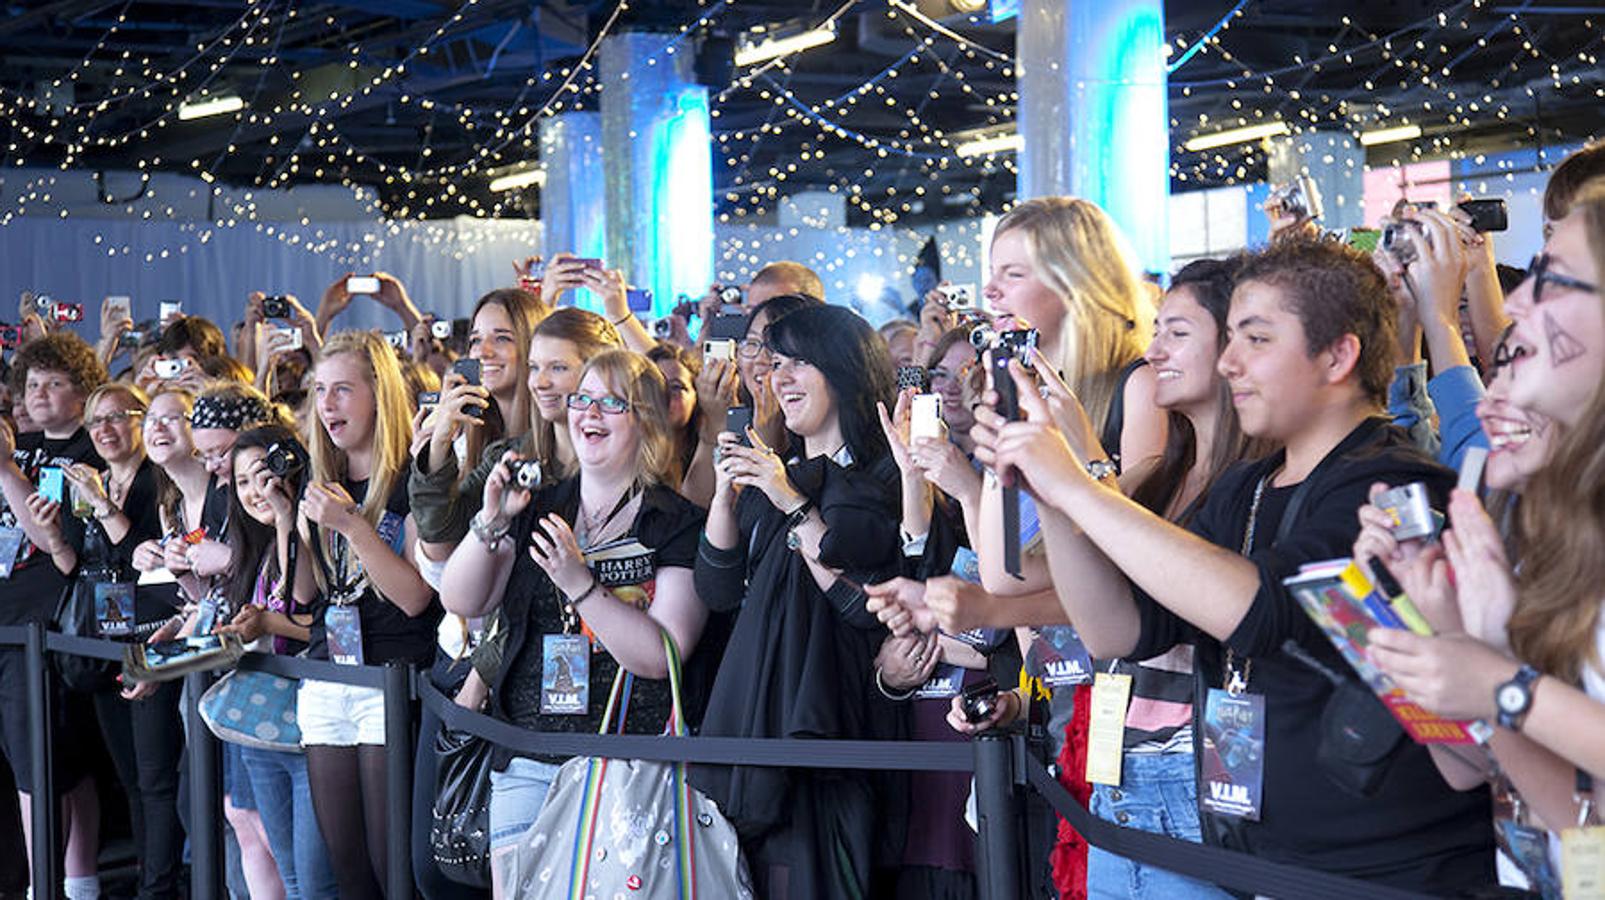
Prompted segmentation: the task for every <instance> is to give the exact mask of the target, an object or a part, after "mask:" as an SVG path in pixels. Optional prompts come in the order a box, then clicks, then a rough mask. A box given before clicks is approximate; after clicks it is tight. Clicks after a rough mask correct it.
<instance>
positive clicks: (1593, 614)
mask: <svg viewBox="0 0 1605 900" xmlns="http://www.w3.org/2000/svg"><path fill="white" fill-rule="evenodd" d="M1572 214H1573V215H1581V216H1582V217H1583V225H1584V227H1585V228H1586V229H1587V233H1588V249H1589V253H1590V255H1592V256H1593V257H1594V265H1595V266H1596V267H1597V268H1598V269H1599V271H1600V272H1605V178H1599V179H1595V180H1593V181H1590V182H1588V183H1587V184H1586V185H1584V187H1583V188H1582V190H1581V191H1579V192H1578V196H1577V200H1576V202H1575V203H1574V204H1573V205H1572ZM1595 300H1596V302H1598V303H1599V304H1600V305H1601V307H1602V314H1605V295H1600V296H1596V298H1595ZM1557 427H1559V426H1557ZM1602 446H1605V384H1601V385H1598V386H1596V387H1595V389H1594V396H1593V398H1592V399H1590V400H1589V402H1588V407H1587V408H1586V409H1585V410H1584V411H1583V415H1582V418H1580V419H1579V420H1578V422H1577V425H1576V426H1575V427H1572V428H1565V429H1561V432H1560V435H1559V438H1558V440H1557V441H1556V442H1555V449H1554V451H1553V452H1552V453H1551V455H1550V460H1549V462H1548V463H1547V464H1546V465H1545V466H1544V467H1543V469H1541V470H1539V472H1538V473H1537V474H1535V475H1534V476H1533V479H1532V484H1531V485H1530V486H1529V487H1528V489H1527V491H1526V493H1525V495H1524V496H1523V497H1522V501H1521V527H1522V536H1521V547H1522V566H1521V572H1520V574H1519V576H1518V581H1519V589H1520V592H1519V595H1518V599H1517V601H1516V608H1515V610H1514V611H1513V612H1512V613H1511V616H1510V625H1509V633H1510V646H1511V648H1512V649H1513V650H1515V651H1516V655H1517V656H1518V657H1520V658H1521V659H1523V660H1525V661H1527V662H1529V663H1531V664H1532V665H1534V666H1536V667H1538V668H1539V669H1540V670H1542V671H1544V672H1547V673H1549V674H1551V675H1555V676H1557V677H1560V678H1563V679H1566V680H1568V681H1576V679H1577V678H1578V676H1579V675H1580V674H1581V672H1582V669H1583V665H1584V664H1585V663H1589V662H1592V663H1593V664H1594V665H1596V666H1597V665H1599V664H1600V662H1601V661H1600V660H1599V659H1598V658H1597V655H1598V654H1597V653H1596V651H1595V644H1594V630H1595V628H1596V627H1597V626H1598V624H1599V616H1600V604H1601V602H1602V599H1601V590H1602V587H1601V586H1602V585H1605V453H1602V452H1600V448H1601V447H1602Z"/></svg>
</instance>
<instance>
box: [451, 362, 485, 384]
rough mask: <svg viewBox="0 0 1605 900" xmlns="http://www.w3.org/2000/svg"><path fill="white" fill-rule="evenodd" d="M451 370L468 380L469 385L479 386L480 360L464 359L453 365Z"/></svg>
mask: <svg viewBox="0 0 1605 900" xmlns="http://www.w3.org/2000/svg"><path fill="white" fill-rule="evenodd" d="M451 370H452V371H453V372H456V373H457V374H458V375H461V376H462V377H463V378H465V379H467V381H468V383H469V384H479V360H477V359H470V358H468V357H464V358H462V359H459V360H457V361H456V362H454V363H452V364H451Z"/></svg>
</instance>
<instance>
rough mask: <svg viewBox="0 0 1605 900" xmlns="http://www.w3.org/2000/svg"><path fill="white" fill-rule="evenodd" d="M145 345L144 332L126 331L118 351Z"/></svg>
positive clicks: (0, 343) (119, 339) (0, 344)
mask: <svg viewBox="0 0 1605 900" xmlns="http://www.w3.org/2000/svg"><path fill="white" fill-rule="evenodd" d="M143 343H145V332H143V331H125V332H123V336H122V337H120V338H118V339H117V349H118V350H138V349H139V345H140V344H143ZM4 344H5V338H4V337H3V336H0V346H3V345H4Z"/></svg>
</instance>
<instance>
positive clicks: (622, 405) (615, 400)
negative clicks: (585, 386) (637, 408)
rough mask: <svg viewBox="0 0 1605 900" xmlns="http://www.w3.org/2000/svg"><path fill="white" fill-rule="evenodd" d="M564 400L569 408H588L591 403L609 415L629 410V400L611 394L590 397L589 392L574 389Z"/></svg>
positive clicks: (581, 410)
mask: <svg viewBox="0 0 1605 900" xmlns="http://www.w3.org/2000/svg"><path fill="white" fill-rule="evenodd" d="M566 402H567V403H568V408H569V409H574V410H579V411H580V412H584V411H586V410H588V409H590V408H591V406H592V405H593V404H594V405H596V406H597V407H598V408H599V409H601V410H602V412H604V413H607V414H608V415H610V416H622V415H624V414H625V413H627V412H629V411H630V401H628V400H626V399H624V398H623V397H617V396H614V395H613V394H603V395H602V396H600V397H592V396H591V395H590V394H582V393H580V392H579V391H575V392H574V393H572V394H569V395H568V399H567V401H566Z"/></svg>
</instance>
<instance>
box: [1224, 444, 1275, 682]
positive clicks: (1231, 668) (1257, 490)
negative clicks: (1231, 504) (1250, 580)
mask: <svg viewBox="0 0 1605 900" xmlns="http://www.w3.org/2000/svg"><path fill="white" fill-rule="evenodd" d="M1270 480H1271V475H1270V473H1269V472H1267V473H1265V474H1264V475H1261V476H1260V479H1259V482H1258V483H1257V484H1255V485H1254V502H1253V503H1252V504H1251V505H1250V506H1249V507H1248V525H1247V526H1246V527H1244V529H1243V546H1242V552H1243V555H1244V556H1248V555H1249V554H1251V553H1253V552H1254V532H1255V531H1256V530H1258V528H1259V504H1260V501H1261V500H1263V499H1265V485H1266V484H1268V483H1269V482H1270ZM1236 660H1237V656H1236V654H1235V653H1233V652H1232V649H1231V648H1230V647H1228V648H1226V670H1225V672H1223V673H1222V674H1221V683H1222V684H1224V685H1225V686H1226V692H1227V693H1228V694H1231V695H1232V696H1234V697H1235V696H1237V695H1239V694H1241V693H1243V692H1244V691H1246V690H1248V680H1249V679H1250V678H1252V677H1253V676H1254V661H1253V660H1252V659H1245V660H1243V669H1242V671H1238V670H1237V667H1236V666H1235V665H1234V663H1235V662H1236Z"/></svg>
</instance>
